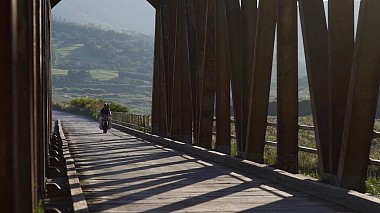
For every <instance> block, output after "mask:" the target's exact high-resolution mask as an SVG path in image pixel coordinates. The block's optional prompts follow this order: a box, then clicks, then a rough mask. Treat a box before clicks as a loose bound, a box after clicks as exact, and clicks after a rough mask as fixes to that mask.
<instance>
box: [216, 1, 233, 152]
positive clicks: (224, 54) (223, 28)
mask: <svg viewBox="0 0 380 213" xmlns="http://www.w3.org/2000/svg"><path fill="white" fill-rule="evenodd" d="M216 35H218V36H216V39H215V42H216V50H215V51H216V56H215V57H216V67H215V71H216V99H215V115H216V150H218V151H220V152H222V153H225V154H231V118H230V117H231V112H230V111H231V109H230V79H231V76H230V72H231V70H230V69H231V61H230V59H231V58H230V54H229V53H230V52H229V46H228V30H227V19H226V3H225V1H218V0H217V1H216Z"/></svg>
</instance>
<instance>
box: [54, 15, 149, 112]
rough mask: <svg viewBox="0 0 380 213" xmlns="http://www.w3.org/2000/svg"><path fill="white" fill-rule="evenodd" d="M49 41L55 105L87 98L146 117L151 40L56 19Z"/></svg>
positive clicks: (138, 35) (137, 35)
mask: <svg viewBox="0 0 380 213" xmlns="http://www.w3.org/2000/svg"><path fill="white" fill-rule="evenodd" d="M52 41H53V54H52V59H53V60H52V62H53V76H52V79H53V99H54V101H55V102H61V101H67V100H69V99H72V98H77V97H82V96H90V97H95V98H104V99H106V100H112V101H116V102H120V103H123V104H126V105H128V106H130V108H131V111H132V112H138V113H150V107H151V89H152V71H153V67H152V66H153V65H152V63H153V37H151V36H147V35H143V34H127V33H122V32H116V31H112V30H105V29H102V28H101V27H99V26H94V25H81V24H77V23H73V22H68V21H66V20H61V19H57V18H55V19H54V20H53V23H52Z"/></svg>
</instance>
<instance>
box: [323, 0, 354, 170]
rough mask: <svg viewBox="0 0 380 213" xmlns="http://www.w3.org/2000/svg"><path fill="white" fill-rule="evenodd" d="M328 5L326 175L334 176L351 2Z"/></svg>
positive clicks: (349, 40)
mask: <svg viewBox="0 0 380 213" xmlns="http://www.w3.org/2000/svg"><path fill="white" fill-rule="evenodd" d="M328 5H329V7H328V8H329V9H328V12H329V15H328V23H329V24H328V26H329V27H328V36H329V37H328V39H329V42H328V44H329V47H328V51H329V54H328V56H329V59H328V63H329V99H330V100H329V103H330V116H331V118H330V119H329V122H330V124H329V126H330V132H331V136H330V137H331V138H330V140H331V141H330V150H331V151H330V153H329V154H330V156H329V159H330V162H329V168H328V173H330V174H333V175H335V176H336V175H337V173H338V164H339V155H340V148H341V143H342V135H343V126H344V117H345V112H346V104H347V97H348V89H349V88H348V87H349V84H350V71H351V65H352V56H353V51H354V1H353V0H344V1H341V0H338V1H337V0H330V1H329V2H328Z"/></svg>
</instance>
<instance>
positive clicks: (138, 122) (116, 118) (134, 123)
mask: <svg viewBox="0 0 380 213" xmlns="http://www.w3.org/2000/svg"><path fill="white" fill-rule="evenodd" d="M112 120H113V122H114V123H116V124H119V125H123V126H127V127H130V128H133V129H137V130H140V131H143V132H151V130H152V126H151V124H152V123H151V116H150V115H139V114H134V113H122V112H113V113H112ZM214 120H215V119H214ZM231 124H232V125H234V119H233V118H231ZM267 127H273V128H277V124H276V123H275V122H267ZM298 129H299V130H305V131H313V132H314V126H310V125H298ZM213 134H215V132H214V133H213ZM377 138H380V132H378V131H373V139H377ZM231 139H236V135H231ZM266 145H268V146H272V147H277V142H276V141H269V140H267V141H266ZM298 151H300V152H306V153H310V154H317V149H316V148H311V147H306V146H298ZM369 164H370V165H373V166H378V167H380V160H375V159H371V158H370V159H369Z"/></svg>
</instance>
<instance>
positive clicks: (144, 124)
mask: <svg viewBox="0 0 380 213" xmlns="http://www.w3.org/2000/svg"><path fill="white" fill-rule="evenodd" d="M112 122H114V123H116V124H120V125H123V126H127V127H130V128H133V129H137V130H140V131H143V132H151V130H152V122H151V116H150V115H138V114H134V113H124V112H112Z"/></svg>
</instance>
